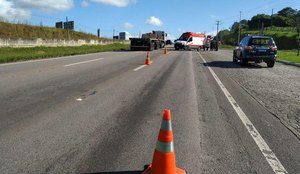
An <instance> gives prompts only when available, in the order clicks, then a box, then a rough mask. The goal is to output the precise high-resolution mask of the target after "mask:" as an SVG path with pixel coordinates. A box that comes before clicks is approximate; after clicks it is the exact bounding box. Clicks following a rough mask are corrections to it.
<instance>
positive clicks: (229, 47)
mask: <svg viewBox="0 0 300 174" xmlns="http://www.w3.org/2000/svg"><path fill="white" fill-rule="evenodd" d="M219 48H221V49H225V50H233V49H234V46H231V45H224V44H221V45H220V46H219Z"/></svg>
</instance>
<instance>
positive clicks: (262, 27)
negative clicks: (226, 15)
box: [218, 7, 300, 63]
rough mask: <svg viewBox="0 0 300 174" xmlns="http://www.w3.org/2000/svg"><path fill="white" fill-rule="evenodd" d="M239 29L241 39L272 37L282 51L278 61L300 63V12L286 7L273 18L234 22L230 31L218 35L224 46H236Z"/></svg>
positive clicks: (265, 15) (268, 16)
mask: <svg viewBox="0 0 300 174" xmlns="http://www.w3.org/2000/svg"><path fill="white" fill-rule="evenodd" d="M239 27H241V39H242V38H243V37H244V36H247V35H268V36H272V37H273V38H274V40H275V42H276V45H277V47H278V49H279V50H281V51H279V52H278V59H280V60H286V61H290V62H298V63H299V62H300V56H299V52H300V10H297V9H293V8H291V7H286V8H283V9H282V10H280V11H278V12H277V13H276V14H274V15H273V16H271V15H267V14H257V15H255V16H253V17H252V18H251V19H250V20H245V19H244V20H241V21H240V22H234V23H233V24H232V26H231V28H230V29H229V30H222V31H220V32H219V33H218V35H219V38H221V42H222V44H224V45H231V46H236V45H237V44H238V43H237V42H238V35H239ZM225 47H226V48H228V46H225ZM292 50H293V51H292Z"/></svg>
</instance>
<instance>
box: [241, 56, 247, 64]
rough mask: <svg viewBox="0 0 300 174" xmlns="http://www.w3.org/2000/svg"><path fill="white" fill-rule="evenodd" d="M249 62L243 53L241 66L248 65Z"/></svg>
mask: <svg viewBox="0 0 300 174" xmlns="http://www.w3.org/2000/svg"><path fill="white" fill-rule="evenodd" d="M247 63H248V61H247V60H246V59H245V58H243V56H242V55H241V58H240V64H241V66H246V65H247Z"/></svg>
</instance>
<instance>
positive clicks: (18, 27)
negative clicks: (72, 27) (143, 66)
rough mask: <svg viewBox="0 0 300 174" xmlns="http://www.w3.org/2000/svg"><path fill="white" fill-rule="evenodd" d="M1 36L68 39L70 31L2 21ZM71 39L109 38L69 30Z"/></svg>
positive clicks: (0, 23)
mask: <svg viewBox="0 0 300 174" xmlns="http://www.w3.org/2000/svg"><path fill="white" fill-rule="evenodd" d="M0 38H4V39H8V38H10V39H29V40H30V39H37V38H41V39H59V40H63V39H68V31H67V30H65V29H57V28H51V27H43V26H32V25H26V24H11V23H7V22H0ZM69 38H70V39H71V40H80V39H83V40H107V39H104V38H98V37H97V36H95V35H92V34H86V33H82V32H77V31H69Z"/></svg>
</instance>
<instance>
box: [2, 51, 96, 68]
mask: <svg viewBox="0 0 300 174" xmlns="http://www.w3.org/2000/svg"><path fill="white" fill-rule="evenodd" d="M92 54H98V53H91V54H82V55H73V56H64V57H57V58H46V59H38V60H28V61H22V62H12V63H2V64H0V66H9V65H18V64H26V63H35V62H43V61H52V60H59V59H70V58H73V57H85V56H88V55H92Z"/></svg>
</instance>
